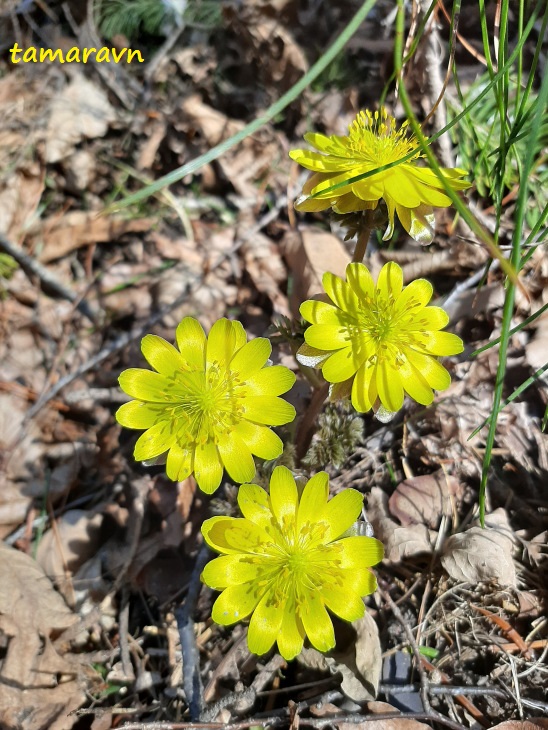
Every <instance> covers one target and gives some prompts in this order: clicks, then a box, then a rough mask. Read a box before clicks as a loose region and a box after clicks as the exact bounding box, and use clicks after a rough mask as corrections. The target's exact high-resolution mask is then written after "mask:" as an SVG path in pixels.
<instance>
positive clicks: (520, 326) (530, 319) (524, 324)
mask: <svg viewBox="0 0 548 730" xmlns="http://www.w3.org/2000/svg"><path fill="white" fill-rule="evenodd" d="M547 309H548V303H546V304H543V305H542V307H541V308H540V309H538V310H537V311H536V312H535V313H534V314H531V315H530V316H529V317H527V319H524V320H523V322H521V323H520V324H518V325H516V326H515V327H514V328H513V329H511V330H510V333H509V334H510V336H512V335H515V334H516V332H519V331H520V330H522V329H523V328H524V327H527V325H528V324H531V322H534V321H535V319H538V317H540V315H541V314H543V313H544V312H545V311H546V310H547ZM499 342H500V337H497V338H496V340H491V342H488V343H487V344H486V345H483V347H480V348H479V349H478V350H474V352H472V353H470V357H477V356H478V355H480V354H481V353H482V352H485V351H486V350H490V349H491V348H492V347H495V345H498V344H499Z"/></svg>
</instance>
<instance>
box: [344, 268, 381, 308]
mask: <svg viewBox="0 0 548 730" xmlns="http://www.w3.org/2000/svg"><path fill="white" fill-rule="evenodd" d="M346 280H347V282H348V283H349V284H350V286H351V287H352V290H353V291H354V293H355V294H356V296H357V297H359V298H360V299H361V298H369V299H373V298H374V296H375V282H374V281H373V277H372V276H371V273H370V271H369V269H368V268H367V266H365V264H359V263H352V264H348V266H347V267H346Z"/></svg>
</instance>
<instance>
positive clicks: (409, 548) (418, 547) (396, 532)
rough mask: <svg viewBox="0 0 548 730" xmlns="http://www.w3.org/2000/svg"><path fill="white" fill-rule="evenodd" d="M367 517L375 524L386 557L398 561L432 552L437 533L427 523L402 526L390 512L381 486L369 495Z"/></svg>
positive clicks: (374, 488) (377, 536)
mask: <svg viewBox="0 0 548 730" xmlns="http://www.w3.org/2000/svg"><path fill="white" fill-rule="evenodd" d="M367 518H368V520H369V521H370V522H371V524H372V525H373V529H374V531H375V537H376V538H377V539H378V540H380V541H381V542H382V543H383V544H384V558H385V560H389V561H391V562H398V561H400V560H401V559H402V558H408V557H410V556H412V555H419V554H421V553H427V554H429V553H431V552H432V549H433V546H434V544H435V542H436V533H435V532H433V531H432V530H429V529H428V528H427V527H426V525H418V524H415V525H409V526H407V527H402V526H401V525H399V524H398V523H397V522H396V521H395V520H393V519H392V518H391V517H390V515H389V513H388V497H387V495H386V494H385V493H384V492H383V490H382V489H380V488H379V487H373V489H372V490H371V492H370V493H369V495H368V496H367Z"/></svg>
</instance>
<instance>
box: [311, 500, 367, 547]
mask: <svg viewBox="0 0 548 730" xmlns="http://www.w3.org/2000/svg"><path fill="white" fill-rule="evenodd" d="M362 507H363V494H360V492H358V491H356V490H355V489H343V490H342V491H341V492H339V493H338V494H337V495H335V496H334V497H333V499H330V500H329V502H328V503H327V505H326V506H325V507H324V509H323V510H322V512H321V513H320V514H321V516H320V517H319V518H318V519H319V520H322V521H324V520H325V521H326V522H327V523H328V524H329V530H328V533H327V536H326V541H328V542H330V541H332V540H336V539H337V538H338V537H340V536H341V535H342V534H343V533H344V532H346V531H347V530H348V529H349V528H350V527H352V525H353V524H354V522H356V520H357V519H358V517H359V516H360V513H361V511H362Z"/></svg>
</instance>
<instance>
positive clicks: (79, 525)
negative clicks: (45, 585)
mask: <svg viewBox="0 0 548 730" xmlns="http://www.w3.org/2000/svg"><path fill="white" fill-rule="evenodd" d="M102 523H103V515H101V514H97V513H94V512H92V511H91V510H82V509H72V510H67V511H66V512H65V513H64V514H63V516H62V517H60V518H59V519H58V520H57V524H56V526H55V529H50V530H48V531H47V532H45V533H44V535H43V536H42V539H41V540H40V544H39V546H38V551H37V553H36V560H37V561H38V564H39V565H40V566H41V567H42V569H43V570H44V572H45V573H46V575H47V576H48V577H49V578H50V579H51V580H53V581H55V582H56V583H58V584H61V585H62V584H63V583H64V576H65V569H67V570H69V571H70V572H71V573H72V574H74V573H76V571H77V570H78V569H79V568H80V567H81V566H82V565H83V563H85V562H86V560H89V558H91V557H93V555H94V554H95V553H96V552H97V549H98V548H99V545H100V529H101V525H102ZM60 589H61V591H62V592H64V591H63V590H62V588H61V586H60Z"/></svg>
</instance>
